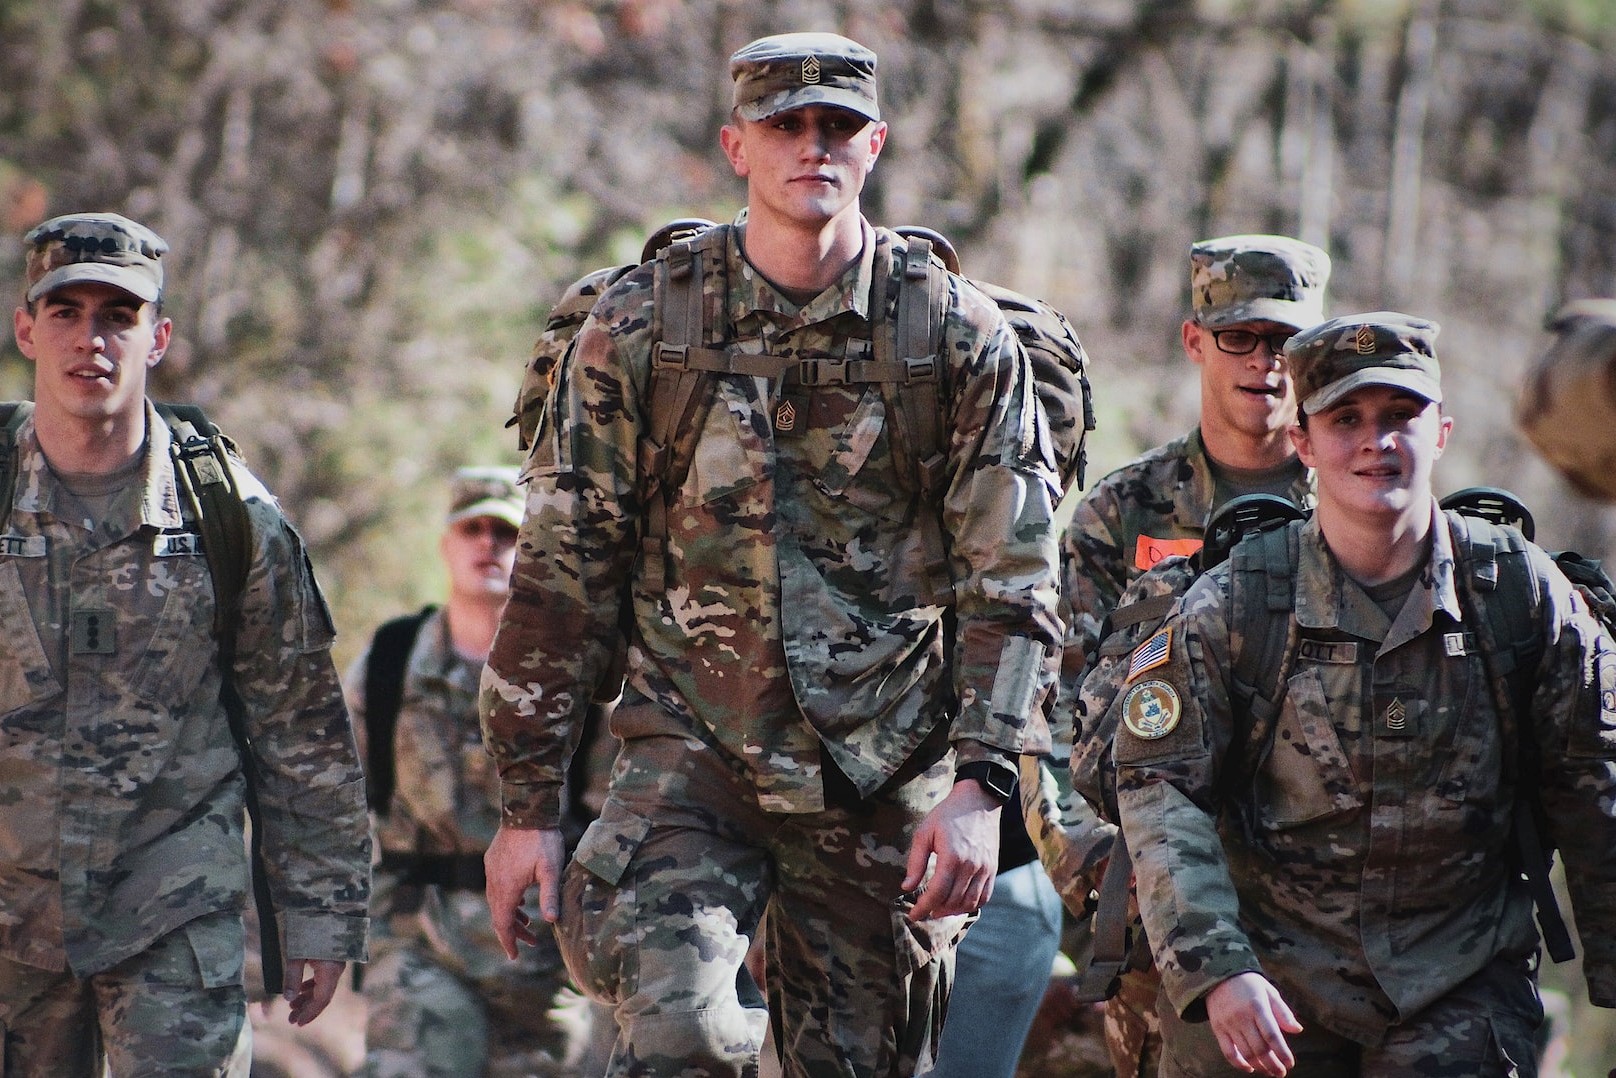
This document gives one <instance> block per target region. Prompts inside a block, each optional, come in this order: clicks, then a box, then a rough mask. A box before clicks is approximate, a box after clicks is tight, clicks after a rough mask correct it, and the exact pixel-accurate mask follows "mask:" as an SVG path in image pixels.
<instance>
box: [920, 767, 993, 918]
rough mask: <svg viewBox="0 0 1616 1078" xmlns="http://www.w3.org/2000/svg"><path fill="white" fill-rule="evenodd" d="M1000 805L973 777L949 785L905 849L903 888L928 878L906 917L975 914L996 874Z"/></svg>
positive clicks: (991, 885) (988, 891) (990, 893)
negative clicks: (929, 869) (928, 873)
mask: <svg viewBox="0 0 1616 1078" xmlns="http://www.w3.org/2000/svg"><path fill="white" fill-rule="evenodd" d="M1000 811H1001V810H1000V808H999V803H998V802H997V801H995V800H994V799H993V798H992V797H990V796H988V794H987V792H986V791H985V790H983V789H982V786H981V784H980V783H978V782H977V781H976V780H975V779H962V780H960V781H959V782H956V783H954V788H953V789H952V790H950V791H948V796H947V797H945V798H943V799H942V801H941V802H939V803H938V805H937V807H936V808H934V809H932V810H931V811H930V812H929V813H927V814H926V818H925V819H924V820H922V821H921V823H920V829H919V830H917V831H916V832H915V839H914V842H913V843H912V844H911V845H910V847H909V863H908V866H907V867H908V874H907V875H906V876H904V878H903V889H904V890H905V891H912V890H914V889H915V888H916V887H919V886H920V884H921V882H922V881H925V880H926V866H927V864H929V863H931V860H932V857H933V856H934V855H935V857H936V863H935V865H934V866H933V871H932V875H931V879H930V880H929V881H926V889H925V890H924V891H922V892H921V894H920V898H919V899H917V900H916V902H915V905H914V909H912V910H910V911H909V919H910V920H911V921H925V920H929V919H931V918H933V917H949V916H952V915H954V914H959V913H975V912H976V911H977V910H979V909H981V908H982V904H983V903H984V902H986V901H987V900H988V897H989V896H990V895H992V894H993V878H994V877H995V876H996V875H998V872H999V812H1000Z"/></svg>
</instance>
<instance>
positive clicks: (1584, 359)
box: [1516, 299, 1616, 501]
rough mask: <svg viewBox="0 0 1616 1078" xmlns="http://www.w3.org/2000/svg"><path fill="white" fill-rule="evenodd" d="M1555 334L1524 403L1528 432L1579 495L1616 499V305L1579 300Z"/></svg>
mask: <svg viewBox="0 0 1616 1078" xmlns="http://www.w3.org/2000/svg"><path fill="white" fill-rule="evenodd" d="M1548 328H1549V331H1550V333H1552V334H1553V335H1554V336H1553V340H1552V341H1551V342H1550V344H1549V347H1548V348H1547V349H1546V350H1545V351H1544V353H1543V354H1542V355H1541V356H1539V357H1538V359H1537V361H1536V362H1535V363H1533V365H1532V369H1531V370H1530V371H1529V372H1528V374H1527V377H1526V384H1525V386H1524V387H1523V389H1522V391H1521V395H1520V400H1519V401H1518V402H1517V403H1516V416H1517V418H1518V419H1519V420H1520V425H1521V429H1522V430H1523V431H1525V432H1526V436H1527V437H1528V438H1530V439H1531V440H1532V444H1533V445H1535V446H1537V448H1538V450H1539V451H1540V452H1542V454H1543V455H1544V456H1545V457H1546V458H1548V461H1549V463H1550V464H1553V465H1554V466H1555V467H1556V468H1557V469H1559V471H1560V474H1562V475H1564V476H1565V478H1566V480H1567V481H1568V482H1570V483H1571V485H1572V486H1573V487H1575V488H1576V489H1577V490H1578V491H1579V492H1581V493H1582V494H1584V495H1587V496H1588V497H1590V498H1599V499H1601V500H1603V501H1616V451H1613V448H1612V444H1611V440H1610V432H1611V431H1612V430H1616V394H1613V393H1612V391H1611V389H1612V386H1616V378H1613V377H1612V368H1613V366H1616V299H1582V300H1574V301H1573V302H1571V303H1568V304H1566V305H1565V306H1564V307H1562V308H1561V309H1560V310H1559V311H1558V312H1557V313H1556V314H1555V315H1554V317H1553V318H1551V319H1549V326H1548Z"/></svg>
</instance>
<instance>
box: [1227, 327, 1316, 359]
mask: <svg viewBox="0 0 1616 1078" xmlns="http://www.w3.org/2000/svg"><path fill="white" fill-rule="evenodd" d="M1208 332H1209V333H1211V334H1212V340H1213V341H1215V342H1216V343H1217V346H1218V347H1219V348H1220V349H1222V350H1223V351H1225V352H1227V353H1228V354H1229V355H1231V356H1249V355H1250V354H1251V353H1253V352H1255V351H1256V350H1257V343H1258V342H1259V341H1267V342H1268V350H1269V351H1270V352H1272V353H1273V354H1274V355H1276V356H1277V355H1279V354H1280V353H1282V352H1284V351H1285V342H1286V341H1288V340H1290V339H1291V338H1292V337H1294V336H1296V331H1295V330H1294V329H1276V330H1273V331H1271V332H1269V333H1258V332H1257V331H1256V330H1254V329H1213V330H1208ZM1228 337H1235V338H1236V340H1242V341H1246V346H1245V347H1244V348H1237V347H1231V346H1230V345H1229V344H1227V343H1225V341H1226V338H1228ZM1247 338H1249V340H1247Z"/></svg>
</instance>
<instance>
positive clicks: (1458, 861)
mask: <svg viewBox="0 0 1616 1078" xmlns="http://www.w3.org/2000/svg"><path fill="white" fill-rule="evenodd" d="M1436 331H1437V327H1436V326H1435V325H1434V324H1432V323H1430V322H1426V321H1423V320H1421V319H1417V318H1410V317H1408V316H1406V315H1401V314H1395V313H1391V312H1377V313H1374V314H1367V315H1359V316H1354V317H1350V318H1337V319H1333V320H1331V321H1329V322H1326V323H1324V324H1322V325H1319V326H1316V327H1314V328H1313V329H1312V330H1308V331H1304V332H1303V333H1300V334H1298V335H1297V336H1296V337H1294V338H1293V339H1292V340H1291V341H1290V343H1289V344H1288V345H1287V347H1286V360H1287V362H1288V364H1289V366H1290V371H1291V375H1292V378H1293V379H1294V382H1295V386H1296V394H1297V396H1298V398H1300V400H1301V413H1300V415H1299V416H1298V425H1297V426H1296V427H1295V428H1293V430H1292V439H1293V441H1294V442H1295V444H1296V448H1297V450H1298V453H1299V455H1300V456H1301V458H1302V460H1303V462H1304V463H1306V464H1307V465H1308V466H1309V467H1311V468H1313V469H1315V471H1316V474H1317V477H1318V508H1317V510H1316V512H1315V513H1314V515H1313V518H1312V519H1311V520H1310V521H1308V522H1306V523H1305V524H1304V523H1302V522H1296V523H1293V524H1291V525H1290V526H1288V527H1287V528H1284V529H1281V530H1278V531H1274V532H1269V533H1266V534H1262V535H1257V536H1253V537H1250V538H1248V539H1247V540H1246V541H1245V542H1243V543H1241V544H1240V545H1238V546H1237V547H1236V548H1235V551H1234V554H1233V555H1232V556H1231V558H1230V559H1229V561H1228V562H1225V563H1224V564H1223V565H1222V566H1219V567H1218V568H1215V569H1212V570H1210V571H1209V572H1208V573H1207V574H1205V575H1204V576H1203V577H1201V578H1200V579H1199V580H1198V581H1197V582H1196V583H1195V584H1194V585H1193V586H1192V587H1191V588H1190V590H1189V592H1188V593H1187V594H1186V595H1185V596H1184V599H1183V604H1182V606H1181V607H1180V608H1179V610H1178V612H1176V613H1175V614H1174V615H1173V616H1171V617H1170V618H1169V619H1168V621H1167V623H1166V625H1165V626H1164V628H1163V629H1161V630H1160V631H1159V632H1158V633H1157V635H1156V636H1154V637H1152V638H1151V639H1150V640H1147V641H1146V642H1145V643H1143V644H1141V645H1140V647H1139V649H1137V650H1136V651H1135V652H1134V657H1133V659H1132V661H1131V663H1130V666H1131V667H1133V669H1134V674H1133V676H1132V677H1131V678H1130V680H1129V683H1128V686H1127V687H1126V688H1125V690H1124V691H1123V692H1122V693H1121V694H1120V695H1119V696H1118V698H1117V703H1116V704H1115V705H1113V706H1115V707H1117V708H1119V709H1120V711H1119V719H1120V722H1119V725H1118V730H1117V735H1116V742H1115V746H1114V752H1115V758H1116V765H1117V800H1118V802H1119V808H1120V811H1121V816H1122V827H1123V831H1124V833H1125V834H1126V835H1127V838H1128V845H1129V848H1130V849H1131V850H1132V851H1133V857H1134V865H1135V869H1136V872H1137V874H1138V891H1139V903H1140V906H1141V909H1142V912H1143V915H1144V919H1145V925H1146V928H1147V930H1148V933H1149V936H1150V940H1151V943H1152V946H1153V948H1154V951H1155V957H1156V962H1157V964H1158V966H1159V968H1160V970H1161V973H1162V988H1163V996H1164V999H1165V1000H1166V1005H1165V1006H1164V1007H1163V1008H1162V1014H1161V1020H1162V1034H1163V1042H1164V1047H1163V1055H1164V1058H1163V1063H1162V1068H1161V1073H1162V1074H1163V1075H1172V1076H1178V1075H1221V1074H1231V1075H1232V1074H1239V1073H1243V1072H1250V1071H1252V1070H1254V1069H1255V1070H1257V1071H1260V1072H1262V1073H1264V1074H1270V1075H1283V1074H1285V1073H1287V1072H1288V1071H1289V1070H1290V1069H1291V1068H1292V1067H1295V1068H1296V1069H1297V1071H1298V1072H1299V1073H1302V1074H1307V1075H1342V1076H1355V1075H1369V1074H1373V1075H1377V1076H1391V1078H1402V1076H1415V1075H1419V1076H1434V1075H1464V1076H1466V1078H1486V1076H1498V1078H1502V1076H1504V1075H1530V1074H1533V1073H1535V1070H1536V1068H1535V1051H1534V1041H1535V1034H1536V1031H1537V1028H1538V1025H1539V1023H1540V1022H1541V1020H1542V1013H1543V1012H1542V1007H1541V1004H1540V1003H1539V1001H1538V998H1537V992H1536V985H1535V981H1536V969H1537V954H1538V944H1539V940H1538V934H1537V931H1536V929H1535V928H1534V926H1533V925H1532V910H1531V907H1532V898H1531V895H1530V893H1529V891H1528V889H1527V886H1526V885H1525V883H1523V882H1522V880H1521V876H1520V870H1519V867H1518V862H1516V861H1515V859H1514V857H1513V856H1512V847H1511V834H1512V821H1513V820H1514V817H1515V812H1516V810H1517V807H1518V806H1517V804H1516V803H1517V801H1519V800H1520V799H1522V798H1527V797H1529V796H1530V797H1538V798H1541V803H1542V806H1543V808H1544V810H1545V811H1546V815H1547V819H1548V821H1549V829H1548V830H1549V833H1550V834H1552V836H1553V837H1555V838H1556V839H1557V840H1558V842H1559V846H1560V851H1561V853H1562V854H1563V856H1564V859H1565V865H1566V875H1567V881H1568V883H1569V885H1570V892H1571V897H1572V901H1573V903H1574V905H1575V907H1576V914H1577V918H1576V919H1577V924H1578V926H1579V930H1580V934H1581V937H1582V941H1583V946H1584V948H1585V952H1586V953H1585V955H1584V963H1583V969H1584V973H1585V975H1586V977H1587V980H1588V990H1589V997H1590V999H1591V1000H1592V1001H1593V1003H1594V1004H1596V1005H1598V1006H1603V1007H1609V1006H1612V1005H1616V963H1613V959H1616V950H1613V947H1612V943H1611V940H1612V938H1613V935H1612V928H1613V926H1616V901H1613V899H1616V859H1613V858H1612V857H1611V851H1612V850H1613V849H1616V811H1613V810H1612V807H1611V806H1612V805H1613V804H1616V703H1613V695H1616V694H1613V692H1612V686H1613V685H1616V642H1613V641H1612V640H1611V638H1610V636H1609V635H1608V633H1607V632H1606V631H1605V630H1604V628H1603V627H1602V626H1601V625H1600V624H1599V622H1597V621H1596V620H1595V619H1594V618H1593V617H1591V616H1590V615H1589V613H1588V610H1587V608H1586V606H1585V605H1584V603H1583V602H1582V599H1581V597H1580V596H1579V595H1577V594H1576V593H1575V592H1573V591H1572V589H1571V586H1570V584H1569V583H1568V581H1567V580H1566V578H1565V577H1564V576H1563V575H1562V574H1561V573H1560V571H1559V570H1558V569H1557V568H1556V567H1555V566H1554V564H1553V562H1552V561H1550V560H1549V558H1548V557H1547V556H1546V555H1545V554H1544V553H1543V552H1542V551H1541V550H1539V549H1538V548H1537V547H1536V546H1533V545H1532V544H1531V543H1529V542H1527V541H1526V540H1524V539H1522V538H1521V537H1520V536H1519V533H1517V532H1514V531H1512V530H1510V531H1506V530H1504V529H1492V528H1491V527H1490V526H1487V525H1484V524H1483V523H1482V522H1468V521H1467V519H1466V518H1462V517H1459V516H1457V515H1456V514H1444V513H1443V512H1442V510H1441V509H1440V508H1439V507H1438V505H1437V501H1436V498H1435V496H1434V495H1433V494H1432V490H1431V470H1432V466H1433V465H1434V464H1435V462H1436V460H1437V458H1438V457H1440V456H1441V455H1442V452H1443V450H1444V448H1445V447H1446V445H1447V440H1448V435H1449V432H1450V430H1451V429H1452V424H1453V421H1452V419H1450V418H1449V417H1447V416H1446V415H1444V414H1443V413H1442V408H1441V400H1442V388H1441V380H1440V378H1441V372H1440V368H1439V365H1438V361H1437V357H1436V353H1435V350H1434V347H1433V341H1434V338H1435V336H1436ZM1477 528H1487V529H1488V530H1485V531H1476V530H1475V529H1477ZM1481 540H1485V544H1483V543H1482V542H1481ZM1514 603H1523V604H1526V605H1528V606H1529V607H1530V608H1529V609H1526V610H1514V609H1512V607H1511V604H1514ZM1276 619H1277V622H1276ZM1502 626H1507V627H1508V628H1507V629H1506V628H1503V627H1502ZM1269 641H1278V642H1281V646H1280V647H1278V648H1277V651H1278V652H1280V654H1277V655H1271V651H1272V650H1275V649H1270V648H1268V646H1267V642H1269ZM1506 647H1508V648H1510V651H1509V652H1507V653H1506V652H1505V651H1504V648H1506ZM1253 648H1260V649H1261V652H1260V658H1259V659H1258V660H1257V661H1256V662H1255V663H1254V662H1252V661H1251V655H1250V654H1249V651H1250V649H1253ZM1506 660H1509V661H1507V662H1506ZM1253 667H1255V671H1254V672H1252V673H1250V674H1247V675H1246V677H1247V678H1248V679H1250V680H1254V681H1255V682H1263V681H1264V680H1265V679H1266V680H1268V681H1269V682H1270V683H1269V684H1256V685H1255V686H1252V685H1243V684H1241V681H1242V677H1241V676H1239V675H1237V674H1235V673H1234V671H1249V670H1252V668H1253ZM1276 667H1277V668H1276ZM1517 667H1519V673H1517V674H1515V675H1513V676H1510V677H1508V681H1509V684H1510V685H1511V686H1512V687H1511V689H1509V690H1507V691H1500V689H1499V686H1498V685H1496V684H1494V683H1493V682H1492V679H1494V678H1498V679H1500V681H1502V680H1504V679H1505V676H1506V675H1509V674H1510V672H1511V671H1512V670H1515V669H1516V668H1517ZM1523 678H1524V680H1522V679H1523ZM1517 682H1520V689H1519V690H1517V689H1515V688H1514V686H1515V685H1516V684H1517ZM1501 701H1513V702H1511V703H1507V704H1506V703H1501ZM1530 761H1536V766H1533V764H1532V763H1531V762H1530Z"/></svg>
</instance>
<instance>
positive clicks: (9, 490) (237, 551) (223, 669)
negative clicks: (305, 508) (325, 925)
mask: <svg viewBox="0 0 1616 1078" xmlns="http://www.w3.org/2000/svg"><path fill="white" fill-rule="evenodd" d="M154 406H155V407H156V409H157V414H158V415H159V416H161V417H162V419H163V421H164V422H165V423H167V424H168V428H169V430H170V431H171V432H172V434H173V440H172V441H171V442H170V443H169V455H170V457H171V459H172V460H173V462H174V479H175V483H176V485H177V486H178V488H179V491H178V492H179V496H180V502H181V510H182V512H183V514H184V516H185V518H186V519H188V520H190V521H192V522H193V523H194V524H195V525H196V528H197V531H198V532H200V533H201V536H202V551H203V554H204V555H205V556H206V557H207V561H208V575H209V576H210V577H211V578H212V580H213V597H214V616H213V635H214V640H215V642H216V643H217V644H218V646H219V671H220V674H221V675H222V676H221V678H220V688H219V699H220V703H221V704H222V705H223V706H224V710H225V716H226V718H227V719H228V721H229V725H230V734H231V737H232V738H233V739H234V740H235V743H236V751H237V752H238V753H239V754H240V756H241V773H242V777H243V779H244V781H245V783H246V802H247V817H248V820H249V821H250V823H251V827H250V828H249V831H250V832H251V836H252V837H251V849H252V858H251V864H252V890H253V902H254V904H255V905H256V906H257V908H258V930H259V944H260V949H261V951H262V960H263V978H264V991H265V992H266V993H268V994H270V995H279V994H280V992H281V989H282V988H283V987H284V969H283V966H282V961H281V944H280V926H279V923H278V920H277V918H276V915H275V907H274V901H273V899H272V897H271V895H270V891H269V877H268V875H267V874H266V870H265V860H264V853H263V837H264V831H265V828H264V826H263V823H262V813H261V809H260V805H259V797H258V778H257V771H256V769H255V768H254V766H253V764H252V760H253V751H254V750H253V747H252V738H251V737H250V736H249V735H248V733H247V724H246V706H245V704H244V703H243V702H242V699H241V696H240V694H239V692H238V691H237V689H236V683H235V676H234V674H235V659H236V629H237V627H238V625H239V623H240V620H241V596H242V593H243V592H244V591H245V590H246V587H247V572H248V570H249V569H250V568H251V564H252V525H251V522H250V521H249V520H248V517H247V506H246V504H245V503H244V502H243V501H242V498H241V492H240V491H239V490H238V489H237V488H236V484H235V479H234V473H233V472H232V471H231V467H230V459H231V458H232V457H234V456H236V455H237V453H236V447H235V443H234V442H232V441H231V440H230V439H229V438H228V437H227V436H226V435H225V434H223V433H222V432H221V431H220V430H219V428H218V427H216V426H215V425H214V424H213V421H212V420H210V419H208V417H207V415H206V414H205V413H204V412H203V411H202V409H200V408H198V407H196V406H195V405H190V404H169V403H155V404H154ZM32 413H33V403H32V402H30V401H7V402H4V403H0V528H4V527H5V526H6V525H7V524H8V523H9V521H10V519H11V500H12V497H13V495H14V493H15V492H16V484H17V432H18V430H20V429H21V427H22V423H23V420H24V419H26V418H27V417H28V416H29V415H31V414H32Z"/></svg>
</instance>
